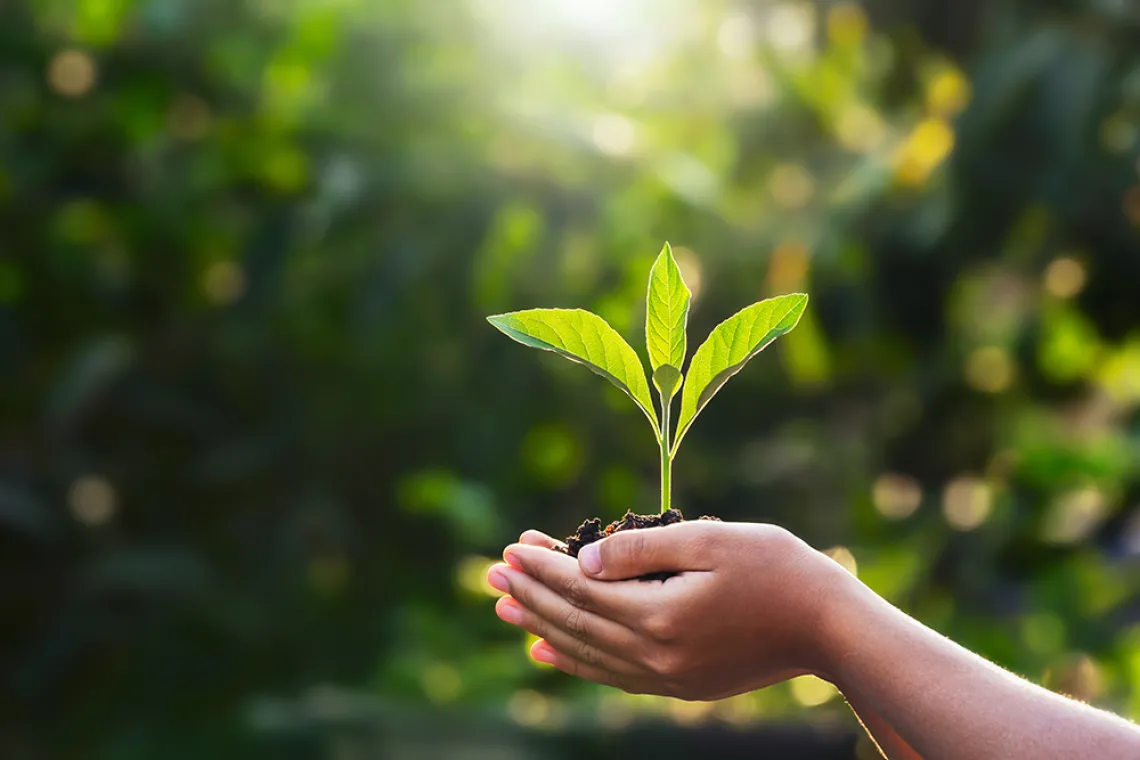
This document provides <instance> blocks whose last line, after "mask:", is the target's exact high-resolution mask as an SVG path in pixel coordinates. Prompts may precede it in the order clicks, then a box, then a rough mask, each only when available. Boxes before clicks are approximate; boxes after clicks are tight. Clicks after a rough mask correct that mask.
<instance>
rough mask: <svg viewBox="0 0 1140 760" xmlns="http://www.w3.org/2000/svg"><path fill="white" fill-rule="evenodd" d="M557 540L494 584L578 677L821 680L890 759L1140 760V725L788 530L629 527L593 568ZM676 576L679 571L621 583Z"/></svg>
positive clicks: (713, 688) (719, 689) (670, 681)
mask: <svg viewBox="0 0 1140 760" xmlns="http://www.w3.org/2000/svg"><path fill="white" fill-rule="evenodd" d="M549 542H550V539H549V538H547V537H545V536H542V535H541V534H536V533H531V534H528V537H524V542H523V543H522V544H515V545H513V546H511V547H508V549H507V551H506V552H505V554H504V556H505V558H506V559H507V562H508V564H505V565H498V566H496V567H495V568H493V569H492V570H491V573H490V580H491V582H492V585H495V586H496V587H497V588H500V589H502V590H504V591H507V592H508V593H509V594H510V596H509V597H505V598H504V599H502V600H500V602H499V605H498V607H497V609H498V612H499V615H500V617H502V618H503V619H504V620H507V621H508V622H512V623H514V624H516V625H521V626H522V627H524V628H526V629H527V630H529V631H531V632H532V633H535V634H536V635H538V636H540V637H542V639H543V640H542V641H539V642H538V643H537V644H536V645H535V646H534V648H533V649H532V654H533V656H534V657H535V658H536V659H540V660H542V661H544V662H549V663H551V664H553V665H554V666H555V667H557V668H559V669H561V670H563V671H565V672H567V673H571V674H573V675H578V676H580V677H582V678H586V679H589V680H593V681H597V682H599V683H605V684H608V685H611V686H616V687H618V688H622V689H625V690H626V691H631V692H638V693H654V694H666V695H670V696H677V697H681V698H683V699H692V700H707V699H718V698H721V697H725V696H730V695H732V694H739V693H742V692H746V691H750V690H753V689H757V688H763V687H764V686H767V685H770V684H772V683H777V682H779V681H782V680H785V679H787V678H791V677H794V676H796V675H801V674H804V673H815V674H817V675H819V676H820V677H822V678H826V679H828V680H831V681H832V682H833V683H835V684H836V685H837V686H838V687H839V689H840V690H841V691H842V692H843V693H844V695H845V696H846V697H847V698H848V700H849V702H850V704H851V705H852V707H853V709H854V710H855V711H856V712H857V714H858V715H859V717H860V719H861V721H862V722H863V724H864V726H865V727H866V728H867V730H868V731H869V733H871V734H872V736H873V737H874V738H875V740H876V742H877V743H878V745H879V746H880V748H881V749H882V750H883V751H884V753H885V754H886V755H887V756H888V757H890V758H891V760H913V759H914V758H919V757H926V758H938V759H941V758H947V759H948V760H957V758H962V759H963V760H966V759H967V758H968V759H969V760H978V759H981V760H985V759H986V758H995V759H997V758H1003V759H1004V758H1021V757H1027V758H1029V757H1031V758H1045V759H1046V760H1048V759H1049V758H1058V759H1060V758H1066V759H1067V758H1086V757H1097V758H1106V759H1108V760H1112V759H1114V758H1138V757H1140V729H1138V728H1137V727H1136V726H1134V725H1133V724H1131V723H1129V722H1127V721H1125V720H1123V719H1120V718H1117V717H1115V716H1112V715H1109V714H1108V713H1104V712H1101V711H1099V710H1095V709H1093V708H1091V707H1088V706H1086V705H1082V704H1080V703H1077V702H1074V701H1072V700H1068V699H1065V698H1064V697H1060V696H1057V695H1055V694H1052V693H1050V692H1048V691H1046V690H1044V689H1041V688H1039V687H1036V686H1033V685H1031V684H1029V683H1027V682H1025V681H1023V680H1021V679H1019V678H1017V677H1016V676H1014V675H1012V674H1010V673H1007V672H1005V671H1003V670H1001V669H1000V668H998V667H996V666H994V665H993V664H991V663H988V662H986V661H985V660H983V659H982V658H980V657H978V656H977V655H974V654H972V653H970V652H969V651H967V650H965V649H963V648H961V647H959V646H958V645H956V644H954V643H953V642H951V641H949V640H948V639H945V638H944V637H942V636H940V635H939V634H937V633H936V632H934V631H932V630H930V629H929V628H926V627H925V626H923V625H921V624H920V623H918V622H917V621H915V620H913V619H912V618H910V617H908V616H907V615H905V614H904V613H902V612H901V611H899V610H898V609H896V608H895V607H893V606H891V605H890V604H889V603H887V602H886V601H885V600H883V599H882V598H881V597H879V596H878V595H876V594H875V593H874V592H872V591H871V590H870V589H869V588H867V587H866V586H865V585H863V584H862V583H860V582H859V581H858V580H857V579H855V578H854V577H853V576H851V575H850V574H848V573H846V571H844V570H843V569H842V568H840V567H839V566H838V565H837V564H835V563H834V562H832V561H831V560H829V559H828V558H826V557H824V556H823V555H821V554H819V553H817V552H815V551H813V550H812V549H811V548H810V547H808V546H807V545H806V544H804V543H803V542H802V541H800V540H799V539H797V538H796V537H795V536H792V535H791V534H789V533H787V531H783V530H781V529H779V528H776V527H774V526H764V525H745V524H732V523H710V522H703V523H686V524H681V525H674V526H669V527H667V528H654V529H652V530H647V531H633V532H630V533H625V534H621V533H619V534H616V535H615V536H612V537H610V538H607V539H605V540H603V541H601V542H599V543H598V544H596V545H594V547H593V548H592V549H587V550H584V551H583V553H582V555H581V556H580V557H579V561H578V562H575V561H574V560H572V559H570V558H568V557H566V556H565V555H560V554H556V553H554V552H551V551H550V550H549V548H547V546H548V545H549ZM544 544H545V545H544ZM661 570H671V571H677V572H679V573H680V574H679V575H678V576H676V577H674V578H670V579H669V580H667V581H665V582H663V583H661V582H654V583H642V582H639V581H628V580H620V579H622V578H631V577H636V576H638V575H642V574H645V573H649V572H655V571H661ZM727 611H730V612H731V614H726V612H727Z"/></svg>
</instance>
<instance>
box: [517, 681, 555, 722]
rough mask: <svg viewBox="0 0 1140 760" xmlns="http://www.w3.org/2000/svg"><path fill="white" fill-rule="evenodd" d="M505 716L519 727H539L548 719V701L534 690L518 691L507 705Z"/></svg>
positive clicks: (549, 711) (549, 710)
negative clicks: (509, 717) (508, 716)
mask: <svg viewBox="0 0 1140 760" xmlns="http://www.w3.org/2000/svg"><path fill="white" fill-rule="evenodd" d="M507 714H508V715H510V716H511V720H513V721H514V722H516V723H518V724H520V725H523V726H541V725H542V724H543V723H545V722H546V721H547V720H549V718H550V715H551V705H550V699H549V698H548V697H547V696H546V695H545V694H543V693H542V692H538V691H535V690H534V689H519V690H518V691H516V692H515V693H514V694H512V695H511V698H510V701H509V702H508V703H507Z"/></svg>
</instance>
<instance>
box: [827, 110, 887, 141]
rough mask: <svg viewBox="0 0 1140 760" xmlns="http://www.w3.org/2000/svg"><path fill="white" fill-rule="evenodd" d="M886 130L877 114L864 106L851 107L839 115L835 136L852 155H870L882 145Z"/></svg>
mask: <svg viewBox="0 0 1140 760" xmlns="http://www.w3.org/2000/svg"><path fill="white" fill-rule="evenodd" d="M886 135H887V130H886V125H885V124H884V123H883V119H882V117H881V116H879V114H878V112H877V111H875V110H874V109H872V108H869V107H867V106H865V105H851V106H848V107H846V108H844V109H843V110H842V111H841V112H840V113H839V118H838V119H837V120H836V122H835V136H836V137H837V138H838V139H839V144H840V145H842V146H843V147H844V148H846V149H847V150H850V151H852V152H854V153H870V152H871V151H873V150H875V149H876V148H878V147H879V146H880V145H882V144H883V140H884V139H885V138H886Z"/></svg>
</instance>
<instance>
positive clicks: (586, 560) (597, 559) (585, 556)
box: [578, 544, 602, 575]
mask: <svg viewBox="0 0 1140 760" xmlns="http://www.w3.org/2000/svg"><path fill="white" fill-rule="evenodd" d="M578 564H579V565H580V566H581V568H582V569H583V570H585V571H586V572H587V573H589V574H590V575H597V574H598V573H600V572H602V552H601V550H600V549H598V547H597V546H595V545H594V544H589V545H588V546H583V547H582V550H581V551H579V552H578Z"/></svg>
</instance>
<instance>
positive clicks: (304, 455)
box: [0, 0, 1140, 760]
mask: <svg viewBox="0 0 1140 760" xmlns="http://www.w3.org/2000/svg"><path fill="white" fill-rule="evenodd" d="M1138 24H1140V17H1137V16H1136V12H1135V11H1134V10H1133V9H1132V7H1131V5H1130V4H1127V3H1112V2H1101V1H1099V0H1086V1H1084V2H1080V1H1078V0H1072V2H1061V1H1060V0H1055V1H1054V2H1040V1H1038V2H1028V0H994V1H992V2H988V3H983V2H981V1H980V0H969V1H968V2H959V3H941V2H933V1H932V0H919V1H918V2H914V3H909V4H907V5H906V6H905V8H904V7H902V6H899V5H898V4H895V3H887V2H882V1H881V0H868V2H867V3H866V4H865V5H859V4H856V3H853V2H847V1H844V2H819V3H814V4H812V3H804V2H791V1H789V2H768V1H766V0H750V1H745V0H740V1H739V2H730V1H729V0H715V1H709V0H706V1H705V2H699V3H698V2H695V1H692V0H657V1H656V2H649V1H648V0H630V1H629V2H625V3H607V2H600V1H598V0H593V1H587V0H579V2H575V3H570V2H560V1H559V0H541V2H533V1H532V2H525V3H524V2H521V0H501V1H498V2H496V1H495V0H471V1H470V2H462V3H461V2H457V3H450V4H446V7H442V6H440V5H439V4H436V3H415V2H411V0H383V2H368V1H367V0H287V1H277V2H267V1H266V0H248V1H246V2H241V1H234V0H229V1H227V2H221V1H220V0H200V1H199V2H190V0H76V1H74V2H72V1H70V0H67V1H65V0H23V1H22V2H21V1H19V0H16V1H14V2H9V3H4V4H2V5H0V119H2V123H3V129H0V229H2V230H3V235H2V236H0V366H2V367H3V368H4V370H5V372H4V378H5V380H4V383H3V385H2V386H0V387H2V390H0V542H2V546H3V548H2V550H0V568H2V575H0V579H2V583H3V587H2V588H3V595H2V597H0V613H2V615H3V625H2V626H0V653H2V654H0V657H2V666H0V667H2V672H0V689H2V691H0V695H2V696H0V705H3V708H4V709H3V711H2V712H0V715H2V717H0V754H3V755H4V756H5V757H13V758H40V757H57V756H58V757H84V758H100V759H102V758H107V759H112V758H113V759H115V760H118V759H120V758H144V757H156V756H161V757H164V758H179V757H202V756H210V757H223V756H226V757H228V756H233V757H250V756H255V754H256V753H259V752H263V751H266V750H265V746H266V745H265V743H264V742H265V741H266V737H267V736H273V735H276V734H278V733H281V732H284V733H289V732H295V731H303V730H306V728H305V727H307V726H317V727H320V726H327V725H340V723H338V721H339V722H344V723H348V722H351V721H352V720H353V719H354V716H355V717H360V716H364V718H368V716H371V715H372V714H373V713H372V712H371V711H373V710H376V711H379V713H380V714H382V715H384V716H388V717H389V718H391V716H393V715H396V716H403V715H406V714H407V715H421V714H427V713H426V711H429V710H432V711H434V710H445V711H451V712H448V713H447V714H449V715H455V714H468V713H471V712H472V711H475V714H481V715H489V716H506V718H507V720H509V721H511V722H514V723H516V724H520V725H523V726H543V727H557V726H562V725H575V724H577V723H579V722H582V721H586V722H587V724H588V725H593V724H594V723H595V722H601V724H602V725H607V726H616V725H622V724H624V723H626V722H628V721H629V720H632V719H633V718H634V717H635V716H637V715H640V714H644V713H651V714H659V715H664V716H666V717H668V718H670V719H672V720H674V721H676V722H678V723H680V724H683V725H690V724H693V723H701V722H705V721H716V720H724V721H728V722H730V723H742V724H747V723H751V722H754V721H762V720H768V721H771V720H776V719H780V718H782V717H787V716H793V715H795V716H801V715H803V714H804V711H805V709H806V708H811V711H810V712H808V713H807V715H808V716H809V717H810V718H812V719H818V720H820V721H825V722H826V721H828V720H831V719H833V718H838V717H839V716H841V715H843V714H844V708H843V707H842V706H841V704H840V702H839V700H838V699H835V696H836V695H835V693H834V691H833V690H831V689H830V687H828V686H827V685H826V684H823V683H821V682H818V681H813V680H810V679H800V680H797V681H795V682H793V683H791V684H789V685H785V686H781V687H777V688H774V689H770V690H767V691H764V692H761V693H758V694H755V695H749V696H746V697H740V698H737V699H733V700H728V701H726V702H723V703H717V704H711V705H704V704H685V703H678V702H670V701H666V700H656V699H651V698H645V697H628V696H625V695H621V694H617V693H613V692H607V691H604V690H600V689H596V688H594V687H592V686H590V685H588V684H582V683H576V682H572V681H570V680H568V679H566V678H564V677H561V676H559V675H556V674H553V673H551V672H549V671H545V670H540V669H537V668H535V667H532V666H531V665H530V664H529V663H528V662H527V661H526V659H525V655H524V651H525V650H524V642H520V641H519V640H518V637H517V635H516V634H515V633H514V632H512V631H510V630H506V627H505V626H502V625H500V624H499V623H498V622H497V621H496V620H495V618H494V616H493V614H492V613H491V600H490V596H489V595H490V593H491V592H490V590H489V589H488V588H486V587H485V586H484V584H483V580H482V573H483V568H484V567H485V566H486V564H487V563H489V562H490V561H491V560H492V558H493V557H495V556H496V555H497V553H498V551H499V550H500V548H501V547H502V546H503V545H504V544H505V543H508V542H510V541H512V540H514V538H515V537H516V536H517V535H518V533H519V532H520V531H521V530H523V529H525V528H529V527H538V528H541V529H544V530H547V531H549V532H552V533H556V534H557V533H566V532H569V531H570V530H572V529H573V528H574V527H575V526H576V525H577V522H578V521H579V520H581V519H582V518H584V517H586V516H589V515H593V514H602V515H604V516H609V517H612V516H616V515H619V514H621V513H622V512H623V511H624V510H625V509H627V508H633V509H635V510H638V511H642V512H649V511H652V510H653V509H654V499H655V494H656V480H655V478H656V475H655V466H656V455H655V451H654V449H653V448H652V446H651V445H647V442H646V440H645V439H644V435H643V431H641V430H640V427H639V426H640V424H642V423H640V422H639V421H638V419H637V414H638V413H637V411H636V410H635V409H632V408H628V409H627V404H626V403H625V400H624V399H622V398H621V397H620V394H619V393H618V391H617V390H616V389H610V390H611V391H612V393H611V394H610V396H609V397H607V398H605V399H599V398H598V397H597V396H596V387H597V386H596V385H595V384H594V382H593V381H594V380H595V378H593V377H591V376H589V374H588V373H581V372H578V371H577V368H574V367H570V366H569V365H567V366H565V367H563V366H561V364H563V363H562V362H559V361H558V360H557V359H556V358H551V359H550V360H549V361H542V362H536V361H535V360H534V359H535V357H533V356H531V355H529V354H528V353H527V352H521V351H515V350H513V348H514V347H512V346H510V345H507V342H506V341H502V340H499V339H498V336H497V335H496V334H495V333H494V331H493V330H491V329H490V328H489V327H488V326H487V325H486V323H485V322H484V321H483V319H482V315H483V314H487V313H493V312H497V311H503V310H506V309H509V308H526V307H528V306H538V305H562V306H585V307H587V308H590V309H591V310H593V311H596V312H597V313H599V314H601V315H602V316H604V317H605V318H606V319H607V320H608V321H609V322H610V323H611V324H613V325H614V327H615V328H617V329H618V330H619V331H620V332H622V333H623V334H625V335H627V336H629V337H630V339H631V342H633V343H634V344H638V343H639V341H638V340H637V330H638V329H640V327H641V325H642V323H643V316H642V313H641V310H642V309H643V301H642V296H643V293H644V288H645V276H646V272H647V271H648V268H649V264H650V263H651V261H652V258H653V256H654V255H655V254H656V252H657V250H658V248H659V247H660V241H661V240H663V239H666V238H668V239H669V240H671V241H673V242H674V243H676V244H678V245H677V247H676V249H675V253H676V255H677V258H678V262H679V265H680V266H681V268H682V270H683V272H684V276H685V279H686V282H687V283H689V285H690V287H691V288H692V290H693V296H694V301H693V313H692V317H691V324H692V326H693V327H692V329H693V330H694V334H702V335H703V334H705V333H707V332H708V330H709V329H710V328H711V327H712V326H713V324H714V323H715V322H716V320H717V318H718V315H722V316H723V314H725V313H731V312H732V311H734V310H735V309H736V308H739V307H741V306H743V305H746V304H748V303H751V302H753V301H755V300H757V299H758V298H761V297H764V296H767V295H771V294H775V293H784V292H791V291H796V290H800V291H807V292H810V293H811V294H812V308H811V309H809V311H808V313H807V315H805V318H804V320H803V322H802V323H801V325H800V327H799V329H797V330H796V331H795V332H794V333H792V334H791V335H789V336H787V337H786V338H784V340H783V342H782V343H783V345H780V346H777V347H776V348H775V349H774V350H775V352H776V356H777V357H778V361H777V360H772V361H768V362H765V363H763V365H762V366H761V365H757V366H756V367H755V368H754V369H753V370H750V371H749V372H748V373H746V374H744V375H741V376H740V377H739V378H738V379H737V380H736V381H734V384H733V385H732V386H730V387H729V388H728V389H726V390H725V391H724V392H723V393H722V394H721V395H722V398H721V399H720V400H719V401H718V404H717V405H714V407H713V408H711V409H710V410H708V411H707V412H706V413H705V419H704V420H703V421H702V424H701V426H700V428H699V430H697V431H696V432H694V433H693V435H692V436H690V438H689V441H688V444H687V447H688V453H687V457H688V458H687V459H684V460H682V461H680V462H678V464H677V470H678V472H677V476H676V479H677V482H678V483H679V484H682V486H681V489H680V490H679V492H677V493H675V495H674V500H675V501H676V502H677V504H678V505H679V506H681V507H682V508H684V509H685V510H686V511H688V512H690V513H714V514H719V515H720V516H722V517H724V518H726V519H746V520H768V521H774V522H778V523H781V524H783V525H786V526H787V527H789V528H791V529H792V530H794V531H796V532H798V533H800V534H801V535H803V536H804V537H805V538H806V539H807V540H809V541H810V542H812V543H813V544H814V545H816V546H818V547H820V548H821V549H825V550H828V551H829V552H830V553H831V554H832V556H835V557H836V558H837V559H838V560H839V561H841V562H843V563H844V564H846V565H848V566H849V567H850V568H851V569H853V570H854V571H856V572H857V573H858V574H859V575H860V577H862V578H863V579H864V580H866V582H867V583H868V584H870V585H871V586H872V587H873V588H875V589H876V590H877V591H879V592H880V593H882V594H884V595H885V596H887V597H888V598H890V599H891V600H893V601H895V602H896V603H898V604H900V605H902V606H903V607H904V608H906V609H907V610H909V611H911V612H913V613H914V614H916V615H917V616H918V617H919V618H921V619H922V620H924V621H925V622H927V623H929V624H931V625H933V626H935V627H936V628H938V629H939V630H941V631H943V632H945V633H947V634H948V635H950V636H952V637H954V638H956V639H958V640H959V641H961V642H962V643H964V644H965V645H967V646H970V647H972V648H975V649H977V650H979V651H981V652H982V653H983V654H985V655H986V656H988V657H991V658H993V659H994V660H996V661H997V662H999V663H1001V664H1003V665H1005V666H1007V667H1009V668H1012V669H1013V670H1015V671H1017V672H1020V673H1023V674H1025V675H1026V676H1028V677H1029V678H1032V679H1035V680H1042V681H1044V682H1045V683H1047V684H1048V685H1050V686H1051V687H1052V688H1056V689H1059V690H1063V691H1066V692H1068V693H1072V694H1075V695H1077V696H1079V697H1081V698H1083V699H1087V700H1090V701H1092V702H1094V703H1097V704H1102V705H1105V706H1107V707H1109V708H1111V709H1115V710H1118V711H1120V712H1121V713H1123V714H1125V715H1129V716H1131V717H1133V718H1140V480H1138V478H1137V474H1138V472H1140V413H1138V412H1137V409H1138V407H1140V244H1138V243H1140V240H1138V228H1140V165H1138V163H1137V158H1138V156H1140V145H1138V142H1137V139H1138V136H1140V132H1138V125H1140V26H1138ZM698 255H699V257H698ZM698 262H699V263H698ZM757 282H762V283H764V285H763V288H762V289H761V290H760V292H757V290H756V289H755V287H754V286H753V285H752V284H753V283H757ZM520 441H521V442H522V443H521V445H520V443H519V442H520ZM409 725H410V724H409ZM313 736H315V737H316V738H313ZM313 736H311V737H310V740H311V741H312V742H314V744H312V747H316V748H322V747H323V748H325V749H327V750H328V752H330V753H333V752H335V751H338V750H336V747H338V746H341V745H339V744H336V742H338V741H345V738H344V734H343V732H340V733H338V732H337V731H330V732H324V731H322V730H316V729H314V734H313ZM330 736H331V737H332V738H329V737H330ZM487 741H492V740H491V739H488V740H487ZM329 742H332V744H330V743H329ZM306 746H308V745H306ZM328 747H332V749H328ZM314 751H317V750H314ZM268 756H274V757H281V756H286V755H284V754H281V753H276V754H275V753H274V752H273V751H270V754H269V755H268ZM300 756H307V755H300ZM329 756H333V755H329Z"/></svg>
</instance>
